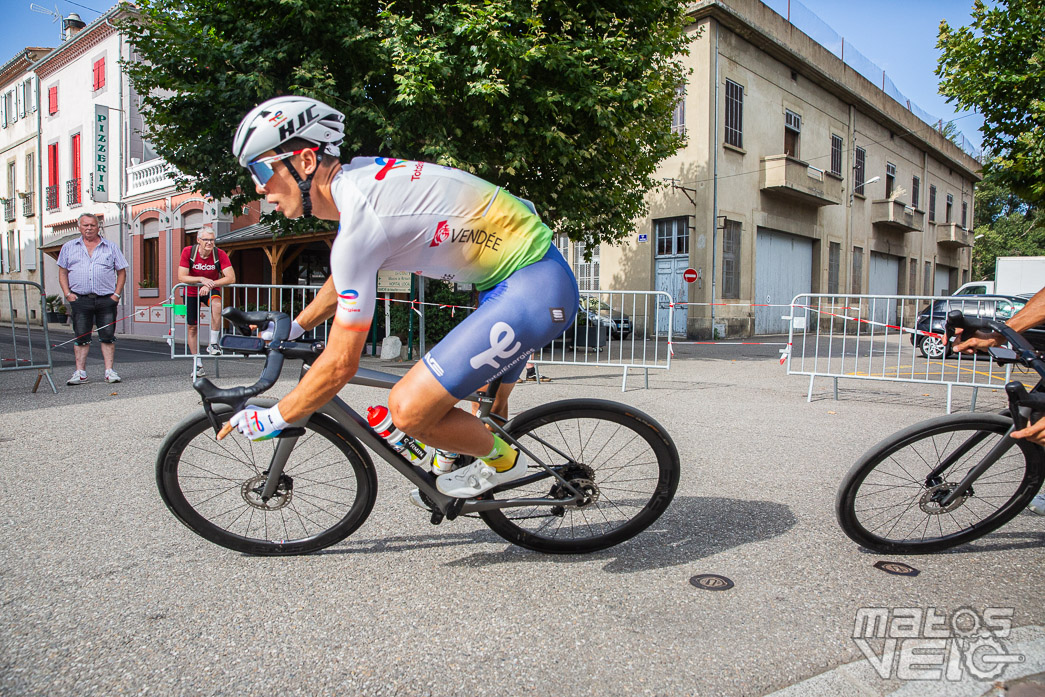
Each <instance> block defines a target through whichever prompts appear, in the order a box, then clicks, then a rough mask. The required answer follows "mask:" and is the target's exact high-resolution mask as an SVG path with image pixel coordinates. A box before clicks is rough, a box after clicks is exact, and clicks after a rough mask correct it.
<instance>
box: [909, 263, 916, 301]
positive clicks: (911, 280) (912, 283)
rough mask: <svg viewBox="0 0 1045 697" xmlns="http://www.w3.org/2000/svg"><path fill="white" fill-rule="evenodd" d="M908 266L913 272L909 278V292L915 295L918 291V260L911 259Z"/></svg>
mask: <svg viewBox="0 0 1045 697" xmlns="http://www.w3.org/2000/svg"><path fill="white" fill-rule="evenodd" d="M907 268H908V270H909V271H910V272H911V273H910V275H909V276H908V278H907V294H908V295H914V294H915V293H917V292H918V290H917V288H918V260H917V259H911V263H909V264H908V265H907Z"/></svg>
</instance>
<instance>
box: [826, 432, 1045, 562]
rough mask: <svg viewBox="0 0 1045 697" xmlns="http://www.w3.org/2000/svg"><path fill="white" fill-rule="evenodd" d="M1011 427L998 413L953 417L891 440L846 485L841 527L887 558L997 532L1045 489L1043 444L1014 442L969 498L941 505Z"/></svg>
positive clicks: (839, 509) (838, 506)
mask: <svg viewBox="0 0 1045 697" xmlns="http://www.w3.org/2000/svg"><path fill="white" fill-rule="evenodd" d="M1011 426H1012V419H1010V418H1008V417H1005V416H1001V415H998V414H954V415H950V416H941V417H939V418H935V419H930V420H928V421H923V422H922V423H919V424H915V425H914V426H911V427H910V428H907V429H904V430H903V431H900V432H899V433H896V434H894V435H892V436H890V437H889V438H887V439H885V440H884V441H882V442H881V443H879V444H878V445H876V446H874V447H873V448H871V449H870V450H869V451H867V453H866V454H865V455H864V456H863V457H862V458H860V460H859V461H858V462H857V463H856V464H855V465H853V468H852V469H851V470H850V471H849V473H848V474H847V475H846V476H845V479H843V480H842V484H841V486H840V487H839V488H838V497H837V499H836V501H835V512H836V514H837V517H838V524H839V525H840V526H841V527H842V530H843V531H845V534H846V535H848V536H849V537H850V538H851V539H852V540H853V541H854V542H857V543H858V544H861V545H863V546H864V547H867V548H868V549H871V550H874V551H875V552H880V553H883V554H884V553H897V554H925V553H929V552H938V551H940V550H943V549H947V548H949V547H954V546H956V545H960V544H962V543H965V542H969V541H971V540H975V539H976V538H978V537H980V536H982V535H986V534H987V533H989V532H991V531H993V530H996V529H997V528H999V527H1001V526H1002V525H1004V524H1005V523H1007V522H1009V521H1010V520H1011V519H1012V518H1013V517H1015V516H1016V514H1018V513H1019V512H1020V511H1022V510H1023V509H1024V508H1025V507H1026V506H1027V504H1028V503H1029V502H1030V500H1031V499H1032V498H1033V497H1034V494H1035V493H1036V492H1037V491H1038V489H1039V488H1040V487H1041V483H1042V477H1043V475H1045V451H1043V450H1042V449H1041V448H1040V447H1039V446H1037V445H1034V444H1033V443H1028V442H1027V441H1025V440H1016V441H1013V444H1012V447H1010V448H1009V450H1007V451H1006V452H1005V453H1004V454H1003V455H1002V456H1001V458H1000V459H999V460H998V461H997V462H995V463H994V464H993V465H992V466H991V467H990V468H989V469H988V470H987V471H986V472H984V473H983V474H981V475H980V477H979V478H978V479H977V480H976V481H975V482H974V483H973V484H972V488H971V489H969V490H968V491H967V492H966V494H965V495H964V496H962V497H959V498H957V499H955V500H954V501H953V502H951V503H950V504H948V505H946V506H943V505H941V502H942V501H943V499H944V498H945V497H946V495H947V494H949V493H950V492H951V491H953V490H954V489H955V488H956V486H957V485H958V483H960V482H961V481H962V479H963V478H964V477H965V475H966V474H968V472H969V470H970V469H971V468H973V467H974V466H975V465H977V464H978V463H979V462H981V461H982V459H983V457H984V456H985V455H986V454H987V453H988V452H989V451H990V450H991V448H993V447H994V446H995V445H997V444H998V443H999V442H1000V441H1001V439H1002V438H1004V437H1005V434H1006V433H1007V432H1008V430H1009V428H1010V427H1011ZM946 462H949V465H948V466H946V467H944V466H943V465H944V463H946Z"/></svg>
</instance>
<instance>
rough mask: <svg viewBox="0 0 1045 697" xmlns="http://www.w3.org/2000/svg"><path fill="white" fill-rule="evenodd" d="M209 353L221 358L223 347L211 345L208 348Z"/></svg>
mask: <svg viewBox="0 0 1045 697" xmlns="http://www.w3.org/2000/svg"><path fill="white" fill-rule="evenodd" d="M207 353H209V354H210V355H212V356H220V355H221V347H220V346H218V345H217V344H210V345H209V346H207Z"/></svg>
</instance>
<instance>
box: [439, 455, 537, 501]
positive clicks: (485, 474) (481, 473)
mask: <svg viewBox="0 0 1045 697" xmlns="http://www.w3.org/2000/svg"><path fill="white" fill-rule="evenodd" d="M525 476H526V456H525V455H523V454H522V453H519V454H518V455H517V456H516V458H515V464H514V465H513V466H512V468H511V469H509V470H505V471H504V472H498V471H497V470H495V469H494V468H493V466H492V465H488V464H486V463H485V462H483V461H482V460H476V461H475V462H473V463H472V464H470V465H468V466H467V467H462V468H461V469H456V470H454V471H453V472H447V473H446V474H441V475H439V476H438V477H437V478H436V480H435V487H436V488H437V489H439V491H440V493H442V494H445V495H446V496H453V497H454V498H458V499H470V498H472V497H473V496H478V495H479V494H482V493H484V492H487V491H489V490H490V489H493V488H494V487H495V486H499V485H501V484H506V483H507V482H511V481H515V480H516V479H521V478H522V477H525Z"/></svg>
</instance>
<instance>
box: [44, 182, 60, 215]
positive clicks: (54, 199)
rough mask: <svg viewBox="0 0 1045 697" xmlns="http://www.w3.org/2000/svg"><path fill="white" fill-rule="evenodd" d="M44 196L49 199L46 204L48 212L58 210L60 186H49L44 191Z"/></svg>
mask: <svg viewBox="0 0 1045 697" xmlns="http://www.w3.org/2000/svg"><path fill="white" fill-rule="evenodd" d="M44 195H45V196H46V197H47V200H46V201H45V203H46V204H47V210H48V211H56V210H58V185H57V184H55V185H54V186H49V187H47V188H46V189H44Z"/></svg>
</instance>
